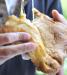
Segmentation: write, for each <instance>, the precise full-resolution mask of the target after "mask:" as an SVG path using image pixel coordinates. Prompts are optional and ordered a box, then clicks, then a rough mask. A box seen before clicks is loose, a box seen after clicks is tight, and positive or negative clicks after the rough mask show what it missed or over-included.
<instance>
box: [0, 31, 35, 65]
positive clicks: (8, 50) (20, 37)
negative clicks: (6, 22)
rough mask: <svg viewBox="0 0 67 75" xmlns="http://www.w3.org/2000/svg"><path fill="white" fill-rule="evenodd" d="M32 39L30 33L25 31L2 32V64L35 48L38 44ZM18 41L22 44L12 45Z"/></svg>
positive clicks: (0, 56)
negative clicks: (31, 40)
mask: <svg viewBox="0 0 67 75" xmlns="http://www.w3.org/2000/svg"><path fill="white" fill-rule="evenodd" d="M30 39H31V36H30V34H28V33H25V32H16V33H3V34H0V65H1V64H3V63H4V62H5V61H7V60H9V59H10V58H13V57H14V56H16V55H19V54H24V53H27V52H30V51H33V50H35V49H36V44H35V43H32V42H29V40H30ZM17 41H18V42H19V41H21V42H22V44H15V45H14V44H13V45H11V44H12V43H14V42H17ZM9 44H10V45H9Z"/></svg>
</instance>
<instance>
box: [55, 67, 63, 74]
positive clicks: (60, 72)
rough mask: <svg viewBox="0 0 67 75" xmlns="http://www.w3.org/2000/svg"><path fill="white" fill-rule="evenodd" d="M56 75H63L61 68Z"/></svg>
mask: <svg viewBox="0 0 67 75" xmlns="http://www.w3.org/2000/svg"><path fill="white" fill-rule="evenodd" d="M56 75H64V70H63V68H61V69H60V71H59V72H58V73H57V74H56Z"/></svg>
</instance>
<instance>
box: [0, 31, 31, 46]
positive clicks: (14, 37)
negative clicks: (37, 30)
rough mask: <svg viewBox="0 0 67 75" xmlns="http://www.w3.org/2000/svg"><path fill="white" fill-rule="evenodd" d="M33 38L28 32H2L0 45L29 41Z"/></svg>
mask: <svg viewBox="0 0 67 75" xmlns="http://www.w3.org/2000/svg"><path fill="white" fill-rule="evenodd" d="M30 39H31V36H30V34H28V33H26V32H14V33H3V34H2V33H1V34H0V45H5V44H10V43H13V42H17V41H22V42H27V41H29V40H30Z"/></svg>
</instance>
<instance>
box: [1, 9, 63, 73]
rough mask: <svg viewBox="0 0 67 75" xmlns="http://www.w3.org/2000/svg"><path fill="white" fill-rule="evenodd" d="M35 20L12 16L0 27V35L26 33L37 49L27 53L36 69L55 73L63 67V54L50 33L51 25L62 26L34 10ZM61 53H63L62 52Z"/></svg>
mask: <svg viewBox="0 0 67 75" xmlns="http://www.w3.org/2000/svg"><path fill="white" fill-rule="evenodd" d="M34 14H35V16H36V18H35V19H34V21H33V22H31V21H30V20H28V19H26V17H25V16H22V17H20V18H17V17H16V16H14V15H12V16H9V17H8V18H7V21H6V22H5V24H4V25H2V26H1V27H0V33H6V32H28V33H30V35H31V36H32V39H31V40H30V41H32V42H35V43H36V44H37V49H36V50H35V51H33V52H30V53H28V55H29V57H30V58H31V61H32V62H33V63H34V64H35V66H36V67H37V69H39V70H41V71H42V72H45V73H56V72H57V71H59V69H60V67H61V66H62V65H63V60H64V58H63V54H62V55H61V54H60V52H61V51H59V48H58V47H57V43H56V39H55V36H54V34H53V31H52V28H53V27H52V25H54V26H55V24H56V25H58V24H59V25H62V24H61V23H59V22H55V21H53V20H52V19H51V18H49V17H47V16H46V15H44V14H42V13H40V12H39V11H38V10H34ZM62 53H63V52H62Z"/></svg>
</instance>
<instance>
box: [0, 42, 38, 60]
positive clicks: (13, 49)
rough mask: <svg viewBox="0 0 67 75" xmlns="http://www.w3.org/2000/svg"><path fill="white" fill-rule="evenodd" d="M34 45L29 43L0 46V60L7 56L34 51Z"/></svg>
mask: <svg viewBox="0 0 67 75" xmlns="http://www.w3.org/2000/svg"><path fill="white" fill-rule="evenodd" d="M36 47H37V46H36V44H35V43H32V42H29V43H23V44H18V45H10V46H1V47H0V59H1V58H3V57H7V56H10V55H11V56H12V55H18V54H24V53H26V52H30V51H34V50H35V49H36Z"/></svg>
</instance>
